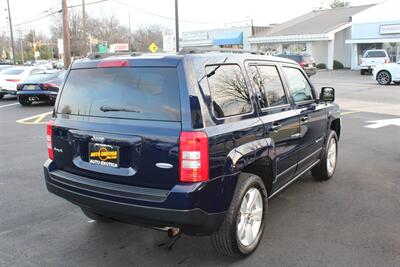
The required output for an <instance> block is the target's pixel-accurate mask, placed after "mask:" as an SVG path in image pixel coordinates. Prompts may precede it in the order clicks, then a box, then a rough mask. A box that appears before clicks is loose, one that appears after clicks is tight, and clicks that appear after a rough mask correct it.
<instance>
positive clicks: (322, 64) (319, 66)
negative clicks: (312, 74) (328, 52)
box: [317, 63, 326, 70]
mask: <svg viewBox="0 0 400 267" xmlns="http://www.w3.org/2000/svg"><path fill="white" fill-rule="evenodd" d="M317 69H322V70H324V69H326V64H325V63H319V64H317Z"/></svg>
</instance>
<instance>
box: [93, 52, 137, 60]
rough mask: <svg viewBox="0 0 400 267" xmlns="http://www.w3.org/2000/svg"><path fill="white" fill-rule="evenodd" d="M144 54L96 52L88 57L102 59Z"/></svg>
mask: <svg viewBox="0 0 400 267" xmlns="http://www.w3.org/2000/svg"><path fill="white" fill-rule="evenodd" d="M141 54H142V53H137V52H115V53H99V52H94V53H90V54H89V55H87V58H89V59H102V58H107V57H116V56H133V57H134V56H140V55H141Z"/></svg>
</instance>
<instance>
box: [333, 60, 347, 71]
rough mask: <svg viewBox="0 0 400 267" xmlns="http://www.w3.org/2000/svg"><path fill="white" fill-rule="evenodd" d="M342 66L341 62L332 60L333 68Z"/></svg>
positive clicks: (337, 68) (336, 68)
mask: <svg viewBox="0 0 400 267" xmlns="http://www.w3.org/2000/svg"><path fill="white" fill-rule="evenodd" d="M343 68H344V65H343V63H342V62H340V61H337V60H334V61H333V69H334V70H342V69H343Z"/></svg>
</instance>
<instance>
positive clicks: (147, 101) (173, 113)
mask: <svg viewBox="0 0 400 267" xmlns="http://www.w3.org/2000/svg"><path fill="white" fill-rule="evenodd" d="M57 113H59V114H71V115H80V116H93V117H108V118H122V119H141V120H159V121H180V118H181V115H180V98H179V84H178V77H177V71H176V68H158V67H134V68H96V69H75V70H71V72H70V73H69V75H68V77H67V81H66V82H65V85H64V88H63V90H62V95H61V97H60V102H59V106H58V109H57Z"/></svg>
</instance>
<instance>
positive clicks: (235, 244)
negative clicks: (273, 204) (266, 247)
mask: <svg viewBox="0 0 400 267" xmlns="http://www.w3.org/2000/svg"><path fill="white" fill-rule="evenodd" d="M254 189H257V190H258V192H259V193H261V198H262V208H263V209H262V218H261V225H260V228H259V230H258V233H257V235H256V237H255V238H254V240H253V241H252V243H250V244H249V245H248V246H244V245H243V244H242V243H241V241H240V240H239V239H238V237H237V226H238V223H239V220H240V207H241V204H242V201H243V199H244V197H245V196H246V193H247V192H249V191H250V190H254ZM267 210H268V195H267V190H266V189H265V186H264V182H263V181H262V179H261V178H260V177H258V176H257V175H254V174H251V173H242V174H241V175H240V177H239V179H238V182H237V185H236V189H235V193H234V195H233V198H232V201H231V205H230V207H229V210H228V212H227V214H226V217H225V220H224V223H223V224H222V226H221V228H220V229H219V230H218V232H215V233H213V234H212V236H211V242H212V244H213V246H214V248H215V250H216V251H217V252H218V253H221V254H223V255H226V256H230V257H246V256H249V255H250V254H251V253H253V252H254V251H255V250H256V248H257V246H258V244H259V243H260V240H261V237H262V235H263V233H264V226H265V219H266V215H267Z"/></svg>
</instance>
